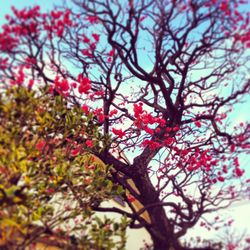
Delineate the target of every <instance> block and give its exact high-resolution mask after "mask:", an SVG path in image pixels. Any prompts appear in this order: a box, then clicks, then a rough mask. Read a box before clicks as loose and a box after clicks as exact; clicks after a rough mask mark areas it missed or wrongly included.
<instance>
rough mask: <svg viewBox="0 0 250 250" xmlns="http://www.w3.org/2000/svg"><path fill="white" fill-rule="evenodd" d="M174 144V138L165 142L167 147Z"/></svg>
mask: <svg viewBox="0 0 250 250" xmlns="http://www.w3.org/2000/svg"><path fill="white" fill-rule="evenodd" d="M173 142H174V138H167V139H166V140H165V141H164V144H165V145H171V144H172V143H173Z"/></svg>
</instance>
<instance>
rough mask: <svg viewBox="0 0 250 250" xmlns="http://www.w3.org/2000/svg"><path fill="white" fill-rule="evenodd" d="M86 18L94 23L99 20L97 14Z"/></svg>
mask: <svg viewBox="0 0 250 250" xmlns="http://www.w3.org/2000/svg"><path fill="white" fill-rule="evenodd" d="M86 19H87V20H88V21H89V22H90V23H91V24H95V23H98V22H99V18H98V17H97V16H88V17H86Z"/></svg>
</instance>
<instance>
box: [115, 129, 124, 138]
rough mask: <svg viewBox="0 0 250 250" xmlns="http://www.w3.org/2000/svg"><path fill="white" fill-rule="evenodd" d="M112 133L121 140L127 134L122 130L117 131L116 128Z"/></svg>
mask: <svg viewBox="0 0 250 250" xmlns="http://www.w3.org/2000/svg"><path fill="white" fill-rule="evenodd" d="M112 132H113V133H114V134H115V135H117V136H118V137H119V138H121V139H122V138H123V136H125V135H126V133H125V132H124V131H122V130H121V129H115V128H112Z"/></svg>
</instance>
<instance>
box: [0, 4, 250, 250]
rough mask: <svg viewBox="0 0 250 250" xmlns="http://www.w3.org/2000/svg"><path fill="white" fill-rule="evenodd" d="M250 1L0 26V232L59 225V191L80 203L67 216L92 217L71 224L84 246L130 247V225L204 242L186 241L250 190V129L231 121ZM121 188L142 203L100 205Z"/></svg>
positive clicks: (15, 19)
mask: <svg viewBox="0 0 250 250" xmlns="http://www.w3.org/2000/svg"><path fill="white" fill-rule="evenodd" d="M247 3H248V2H247V1H242V0H239V1H237V0H232V1H224V0H212V1H208V0H201V1H196V0H189V1H178V0H172V1H168V0H128V1H122V0H117V1H112V0H102V1H98V0H72V1H68V6H67V5H65V4H64V6H58V7H56V8H55V9H53V10H51V11H49V12H43V11H41V10H40V7H39V6H33V7H30V8H26V9H22V10H17V9H16V8H15V7H13V8H12V11H13V14H12V15H11V16H10V15H8V16H6V24H5V25H3V26H2V31H1V33H0V69H1V72H0V78H1V99H0V101H1V103H0V105H1V106H0V110H1V113H0V116H1V121H0V131H1V133H0V134H1V135H0V141H1V144H0V152H1V156H0V166H1V168H0V174H1V175H0V176H1V182H0V191H1V196H0V198H1V199H0V205H1V208H3V211H2V212H1V217H0V218H1V221H0V223H1V224H0V227H2V228H3V227H5V225H8V226H9V227H16V228H18V230H19V231H20V232H21V233H26V234H27V233H29V229H27V227H28V228H29V227H30V226H31V224H32V223H33V222H34V221H39V223H40V224H39V223H38V224H39V226H40V227H39V228H40V229H39V230H43V232H45V231H46V230H52V229H53V230H54V226H53V225H52V226H51V225H50V223H52V224H53V222H52V220H51V219H50V218H54V216H55V215H56V211H55V210H56V209H55V207H54V206H51V205H50V202H51V201H53V197H55V196H56V197H57V199H58V202H59V201H60V200H61V202H63V204H64V202H66V203H67V204H71V203H72V204H73V207H72V210H70V211H68V210H67V209H66V208H64V209H62V210H60V209H59V210H58V211H59V214H58V216H59V217H57V221H58V222H62V220H64V221H65V220H67V219H72V218H75V219H76V218H77V216H78V215H81V216H82V218H81V220H82V221H81V222H78V223H76V225H75V226H74V227H73V228H72V229H70V230H72V235H73V236H72V235H71V234H67V230H65V228H64V229H62V231H63V232H64V233H65V235H67V237H70V236H71V238H70V242H71V243H70V244H75V246H76V245H77V244H78V245H79V246H80V244H83V245H84V244H86V247H89V248H90V249H114V248H115V247H117V249H123V248H124V244H125V243H124V242H125V234H124V232H125V228H126V225H129V226H130V227H131V228H145V229H146V230H147V231H148V233H149V234H150V236H151V238H152V242H153V246H152V247H153V249H156V250H161V249H162V250H163V249H164V250H165V249H176V250H179V249H192V247H187V246H184V245H183V242H182V241H181V237H183V236H185V234H186V233H187V231H188V230H189V229H191V228H193V227H194V226H195V225H197V224H198V223H200V225H201V226H203V227H207V228H208V227H210V226H211V225H209V224H213V223H215V224H216V220H215V222H210V223H206V222H205V221H202V218H204V216H205V215H206V214H208V213H212V212H214V211H217V210H219V209H222V208H227V207H228V206H229V205H231V203H232V202H234V201H237V200H239V199H240V198H241V197H242V196H243V195H247V194H248V192H249V182H250V181H249V179H248V180H247V179H246V178H245V177H244V175H245V174H244V172H245V170H244V168H243V166H240V161H239V156H240V155H242V154H247V153H249V152H250V151H249V149H250V142H249V134H250V129H249V128H250V126H249V123H247V122H239V123H238V124H236V125H235V124H234V125H232V124H233V119H234V113H235V112H238V111H237V109H240V105H238V104H241V105H244V104H242V102H243V101H244V100H245V99H246V97H247V96H248V95H249V92H250V81H249V76H248V72H249V66H248V65H247V62H248V58H249V48H250V40H249V35H250V32H249V27H250V24H249V13H247V12H245V11H244V8H245V6H246V5H247ZM3 131H4V133H3ZM116 196H120V197H122V198H123V200H124V202H125V203H126V204H127V205H128V206H129V207H130V210H131V211H129V212H127V211H123V210H122V208H116V207H110V208H104V207H102V205H101V203H102V201H103V200H108V199H112V198H114V197H116ZM59 203H60V202H59ZM135 204H137V205H136V206H135ZM138 204H139V205H138ZM66 206H67V205H66ZM95 211H99V212H103V213H105V212H106V213H108V212H115V213H119V214H122V215H124V216H125V217H124V218H127V219H122V222H121V223H116V222H113V221H111V220H109V219H107V218H105V219H104V221H102V220H101V219H100V218H98V217H94V215H93V214H94V212H95ZM60 213H61V214H60ZM51 214H52V215H53V216H52V217H50V215H51ZM86 221H90V222H88V223H86ZM7 222H8V223H7ZM41 222H42V225H41ZM86 224H88V226H87V225H86ZM111 224H112V225H113V226H112V227H110V226H108V225H111ZM32 225H34V224H32ZM78 230H79V232H80V233H79V234H78ZM74 231H75V232H74ZM84 232H85V233H84ZM96 232H98V233H96ZM27 235H28V236H29V237H26V239H27V240H28V241H30V242H32V240H33V238H32V237H34V239H35V238H36V237H37V236H36V234H32V235H33V236H32V237H30V235H29V234H27ZM114 236H115V237H114ZM116 236H120V241H118V242H114V239H116ZM67 237H66V238H67ZM72 237H73V238H72ZM67 239H68V238H67ZM28 241H27V242H28ZM87 241H88V242H90V243H89V245H87V243H86V242H87ZM105 244H107V245H105ZM98 247H99V248H98ZM199 249H201V248H199ZM203 249H213V246H210V247H208V246H207V247H206V248H205V247H204V248H203Z"/></svg>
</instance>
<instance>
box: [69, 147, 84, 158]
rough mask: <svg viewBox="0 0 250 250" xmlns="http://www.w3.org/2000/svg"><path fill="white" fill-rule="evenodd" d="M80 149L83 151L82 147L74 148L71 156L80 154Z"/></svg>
mask: <svg viewBox="0 0 250 250" xmlns="http://www.w3.org/2000/svg"><path fill="white" fill-rule="evenodd" d="M80 151H81V148H80V147H78V148H75V149H72V150H71V152H70V155H71V156H76V155H78V154H79V153H80Z"/></svg>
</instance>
